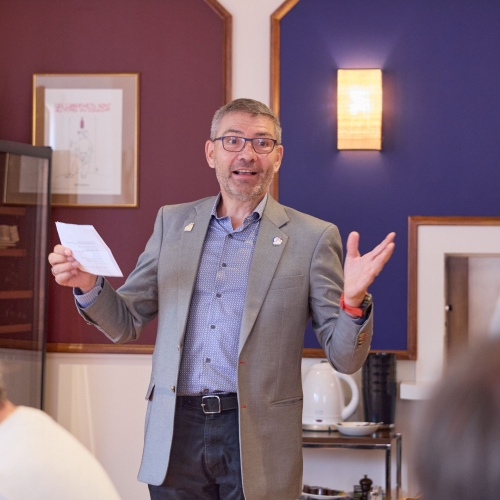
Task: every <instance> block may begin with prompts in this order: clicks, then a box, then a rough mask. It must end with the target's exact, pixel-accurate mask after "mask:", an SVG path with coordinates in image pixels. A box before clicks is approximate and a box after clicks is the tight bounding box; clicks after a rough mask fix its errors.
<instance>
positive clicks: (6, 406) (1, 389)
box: [0, 364, 16, 423]
mask: <svg viewBox="0 0 500 500" xmlns="http://www.w3.org/2000/svg"><path fill="white" fill-rule="evenodd" d="M15 409H16V407H15V406H14V405H13V404H12V403H11V402H10V401H9V400H8V399H7V390H6V388H5V384H4V381H3V376H2V365H1V364H0V423H1V422H2V420H5V419H6V418H7V417H8V416H9V415H10V414H11V413H12V412H13V411H14V410H15Z"/></svg>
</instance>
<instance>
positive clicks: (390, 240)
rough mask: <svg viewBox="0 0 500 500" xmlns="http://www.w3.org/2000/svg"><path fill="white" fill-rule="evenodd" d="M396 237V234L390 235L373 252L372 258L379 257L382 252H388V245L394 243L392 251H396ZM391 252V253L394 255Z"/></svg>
mask: <svg viewBox="0 0 500 500" xmlns="http://www.w3.org/2000/svg"><path fill="white" fill-rule="evenodd" d="M395 237H396V233H389V234H388V235H387V236H386V237H385V238H384V240H383V241H382V242H381V243H379V244H378V245H377V246H376V247H375V248H374V249H373V250H372V251H371V252H370V254H371V255H372V258H376V257H378V256H379V255H380V254H381V253H382V252H384V251H385V250H386V248H387V247H388V245H390V244H391V243H392V250H394V238H395ZM392 250H391V253H392Z"/></svg>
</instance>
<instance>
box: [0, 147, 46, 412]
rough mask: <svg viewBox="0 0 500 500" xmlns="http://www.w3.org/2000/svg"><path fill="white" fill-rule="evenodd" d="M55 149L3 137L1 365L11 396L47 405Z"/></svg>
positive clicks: (0, 152)
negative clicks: (51, 177)
mask: <svg viewBox="0 0 500 500" xmlns="http://www.w3.org/2000/svg"><path fill="white" fill-rule="evenodd" d="M51 155H52V150H51V149H50V148H46V147H35V146H30V145H27V144H20V143H16V142H10V141H1V140H0V370H1V374H2V378H3V381H4V384H5V386H6V389H7V397H8V398H9V399H10V400H11V401H12V402H13V403H14V404H16V405H25V406H32V407H35V408H42V406H43V378H44V365H45V343H46V340H45V338H46V314H47V312H46V299H47V269H48V262H47V255H48V229H49V226H48V224H49V215H50V172H51Z"/></svg>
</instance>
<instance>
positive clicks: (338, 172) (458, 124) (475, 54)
mask: <svg viewBox="0 0 500 500" xmlns="http://www.w3.org/2000/svg"><path fill="white" fill-rule="evenodd" d="M499 26H500V4H498V3H497V2H488V1H480V2H470V1H469V0H453V1H452V0H449V1H446V2H436V1H435V0H418V1H417V0H408V1H404V2H402V1H401V0H384V1H382V0H378V1H372V2H368V1H366V0H335V1H331V0H301V1H300V2H299V3H298V4H297V6H296V7H294V9H292V11H291V12H290V13H289V14H287V16H286V17H285V18H284V19H283V21H282V22H281V28H282V31H281V120H282V124H283V129H284V139H283V140H284V145H285V157H284V163H283V166H282V168H281V172H280V185H279V190H280V201H281V202H282V203H284V204H286V205H290V206H292V207H294V208H297V209H299V210H302V211H304V212H308V213H311V214H312V215H315V216H317V217H320V218H322V219H326V220H330V221H332V222H334V223H336V224H337V225H338V226H339V229H340V231H341V234H342V235H343V238H344V243H345V238H346V237H347V235H348V233H349V232H350V231H353V230H356V231H359V232H360V234H361V250H362V252H366V251H368V250H370V249H371V248H372V247H373V246H374V245H376V244H377V243H378V242H379V241H380V240H381V239H382V238H383V237H384V236H385V234H386V233H388V232H389V231H393V230H394V231H396V232H397V246H396V253H395V254H394V256H393V258H392V260H391V261H390V262H389V264H388V265H387V267H386V269H385V270H384V272H383V274H381V275H380V276H379V277H378V278H377V281H376V283H375V284H374V285H373V286H372V288H371V291H372V293H373V294H374V296H375V302H376V319H375V337H374V341H373V344H372V348H374V349H406V346H407V287H408V283H407V238H408V232H407V218H408V216H410V215H436V216H450V215H475V216H498V215H499V214H500V195H499V187H500V168H499V167H500V166H499V159H500V140H499V130H500V99H499V98H498V81H499V80H500V58H499V57H498V50H499V47H500V29H499ZM338 68H382V70H383V72H384V124H383V135H384V140H383V141H384V142H383V150H382V152H346V151H343V152H339V151H337V149H336V104H335V98H336V94H335V80H336V70H337V69H338ZM499 250H500V249H499ZM306 346H307V347H315V346H317V343H316V340H315V338H313V337H312V334H311V332H308V334H307V339H306Z"/></svg>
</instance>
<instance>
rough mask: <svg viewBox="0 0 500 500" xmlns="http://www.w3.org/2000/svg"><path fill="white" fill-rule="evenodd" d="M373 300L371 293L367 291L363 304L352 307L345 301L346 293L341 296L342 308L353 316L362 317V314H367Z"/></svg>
mask: <svg viewBox="0 0 500 500" xmlns="http://www.w3.org/2000/svg"><path fill="white" fill-rule="evenodd" d="M372 302H373V298H372V295H371V294H370V293H367V294H366V295H365V298H364V299H363V302H361V305H360V306H359V307H352V306H349V305H347V304H346V303H345V301H344V294H342V295H341V296H340V308H341V309H342V310H343V311H345V312H346V313H349V314H352V315H353V316H359V317H360V318H361V317H362V316H366V313H367V312H368V309H369V308H370V306H371V305H372Z"/></svg>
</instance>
